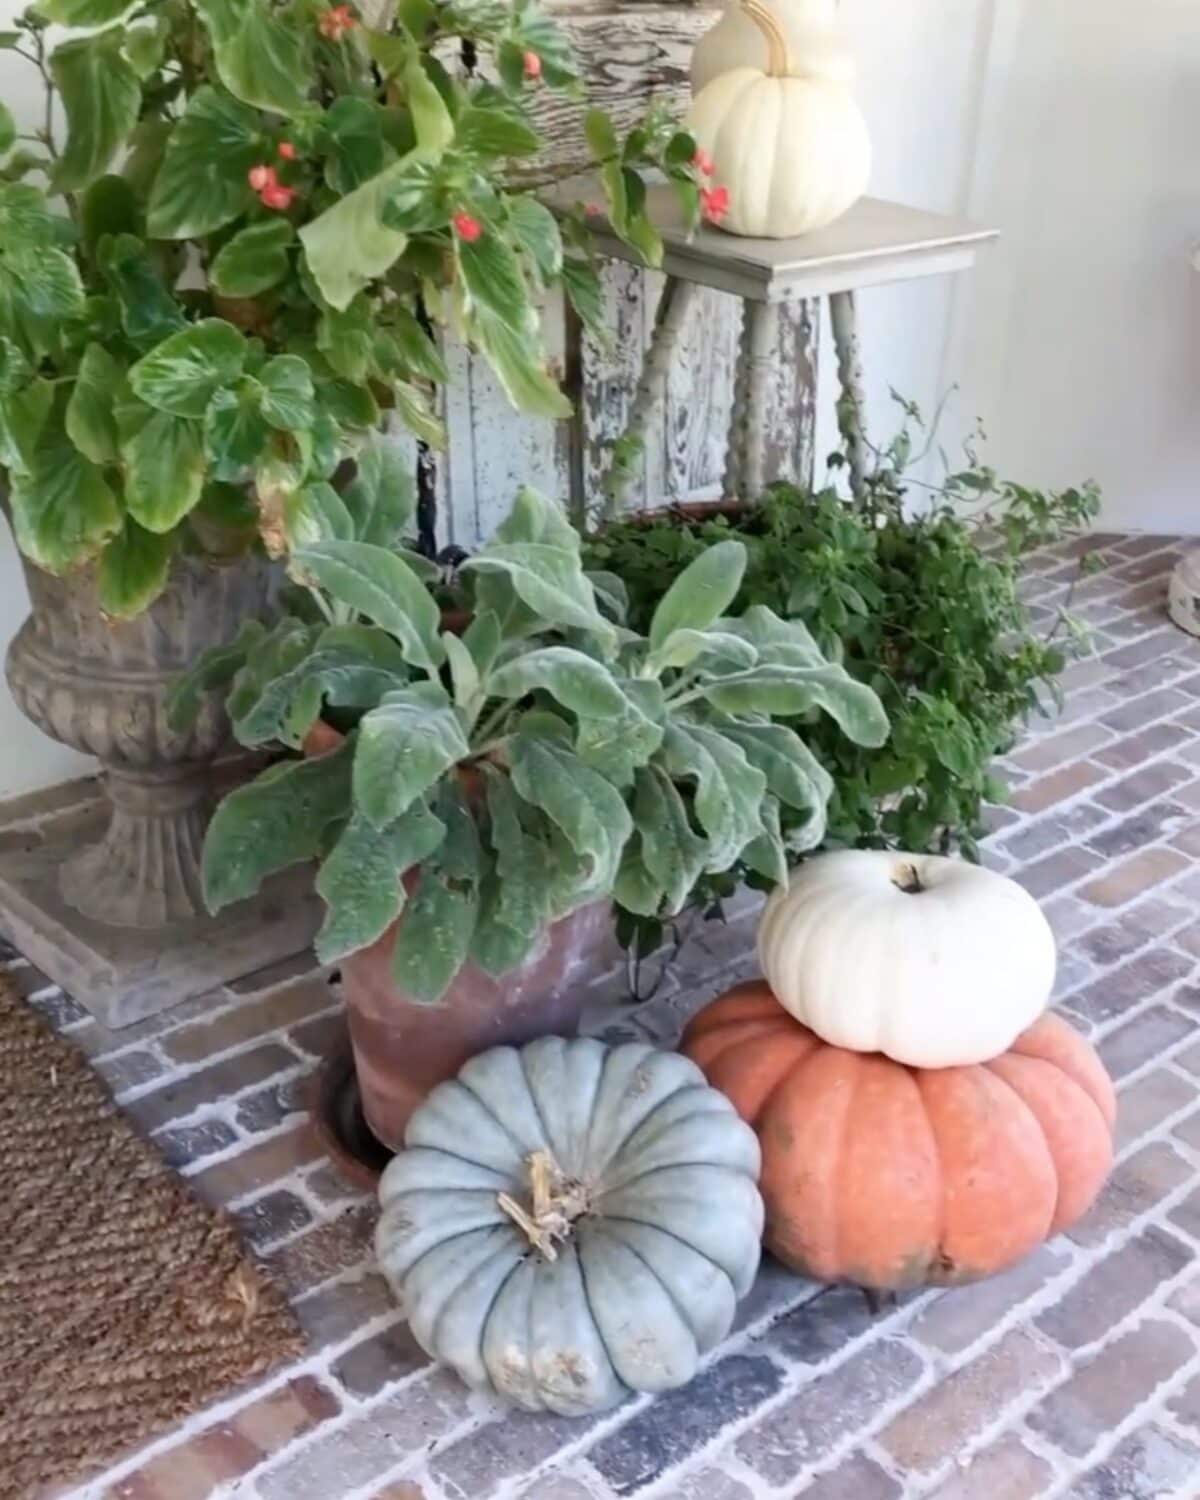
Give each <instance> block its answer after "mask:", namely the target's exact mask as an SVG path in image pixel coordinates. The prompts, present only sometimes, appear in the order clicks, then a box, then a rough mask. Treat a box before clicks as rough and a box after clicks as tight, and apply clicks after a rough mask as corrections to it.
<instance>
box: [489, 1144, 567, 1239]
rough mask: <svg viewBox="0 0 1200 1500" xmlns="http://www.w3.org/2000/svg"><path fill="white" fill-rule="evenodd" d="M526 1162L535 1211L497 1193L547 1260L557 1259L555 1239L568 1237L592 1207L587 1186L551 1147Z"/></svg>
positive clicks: (506, 1210)
mask: <svg viewBox="0 0 1200 1500" xmlns="http://www.w3.org/2000/svg"><path fill="white" fill-rule="evenodd" d="M525 1166H526V1169H527V1170H528V1172H529V1187H530V1196H531V1198H532V1200H533V1201H532V1205H531V1206H532V1209H533V1212H532V1213H530V1212H529V1211H528V1210H527V1209H525V1208H524V1207H522V1205H521V1204H520V1203H518V1202H517V1200H516V1199H515V1198H513V1197H511V1196H510V1195H509V1194H508V1193H498V1194H497V1195H496V1202H497V1203H498V1204H499V1206H500V1209H501V1211H502V1212H503V1213H506V1214H507V1215H508V1217H509V1218H510V1219H511V1220H512V1221H513V1223H514V1224H516V1225H517V1227H518V1228H519V1229H520V1230H521V1232H522V1233H523V1234H524V1235H525V1238H526V1239H527V1240H528V1241H529V1243H530V1244H531V1245H532V1246H533V1248H534V1249H535V1250H537V1251H539V1252H540V1253H541V1254H542V1255H544V1256H545V1257H546V1259H547V1260H557V1259H558V1247H557V1245H556V1244H555V1241H556V1240H565V1239H569V1238H570V1235H571V1225H572V1224H573V1223H574V1222H575V1220H576V1219H578V1218H579V1216H580V1215H581V1214H585V1213H587V1211H588V1208H589V1207H590V1204H589V1202H588V1192H587V1189H586V1188H585V1187H584V1185H583V1183H582V1182H577V1181H576V1180H575V1179H574V1178H573V1177H568V1176H567V1175H566V1174H565V1173H564V1172H563V1170H562V1168H561V1167H560V1166H559V1164H558V1163H557V1162H556V1161H555V1160H554V1158H553V1156H551V1155H550V1153H549V1151H534V1152H532V1153H531V1154H530V1155H529V1156H527V1157H526V1158H525Z"/></svg>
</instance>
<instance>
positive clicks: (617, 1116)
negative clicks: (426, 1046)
mask: <svg viewBox="0 0 1200 1500" xmlns="http://www.w3.org/2000/svg"><path fill="white" fill-rule="evenodd" d="M759 1166H760V1157H759V1148H758V1142H757V1140H756V1138H755V1136H754V1133H753V1132H752V1131H751V1130H750V1129H749V1128H748V1127H747V1126H746V1125H745V1124H743V1123H742V1121H741V1120H740V1119H739V1118H738V1116H737V1115H736V1113H735V1112H734V1110H733V1108H732V1106H731V1105H730V1104H729V1101H728V1100H727V1099H726V1098H725V1097H724V1095H722V1094H719V1093H718V1092H717V1091H716V1090H715V1089H712V1088H709V1087H708V1085H707V1084H706V1083H705V1081H704V1076H703V1074H702V1073H701V1072H700V1070H699V1069H698V1068H696V1067H695V1066H694V1065H693V1064H692V1063H690V1062H689V1061H688V1060H687V1059H686V1058H683V1057H680V1056H678V1055H677V1054H675V1053H665V1052H657V1051H655V1050H654V1049H653V1048H651V1047H646V1046H642V1045H640V1044H638V1043H628V1044H626V1045H624V1046H620V1047H606V1046H604V1045H603V1044H601V1043H600V1042H596V1041H592V1040H589V1039H580V1040H575V1041H564V1040H563V1039H562V1038H560V1037H543V1038H541V1039H540V1040H538V1041H536V1042H532V1043H530V1044H529V1045H528V1046H526V1047H523V1048H521V1049H519V1050H518V1049H516V1048H513V1047H497V1048H494V1049H493V1050H492V1051H490V1052H485V1053H483V1054H481V1055H480V1056H479V1057H476V1058H473V1059H472V1060H471V1061H470V1062H469V1063H467V1065H466V1066H465V1067H464V1068H463V1070H462V1072H461V1073H460V1074H459V1075H458V1078H457V1079H454V1080H452V1081H450V1082H449V1083H444V1084H442V1085H440V1086H439V1087H438V1088H436V1089H435V1090H434V1091H433V1093H432V1094H430V1096H429V1098H428V1099H427V1100H426V1101H425V1103H424V1104H423V1105H421V1107H420V1108H419V1109H418V1110H417V1111H416V1112H415V1113H414V1115H413V1116H412V1118H411V1120H410V1121H409V1124H408V1129H407V1130H406V1132H405V1149H404V1150H403V1151H402V1152H400V1154H399V1155H398V1156H397V1157H396V1158H395V1159H394V1161H392V1163H391V1164H390V1166H389V1167H388V1168H387V1171H386V1172H385V1173H384V1175H383V1180H382V1182H381V1183H380V1189H379V1192H380V1200H381V1203H382V1209H383V1212H382V1217H381V1219H380V1222H379V1228H378V1231H377V1234H376V1241H375V1244H376V1251H377V1253H378V1257H379V1261H380V1264H381V1266H382V1268H383V1271H384V1274H385V1275H386V1276H387V1278H388V1281H389V1282H390V1283H391V1286H392V1289H393V1291H394V1292H395V1293H396V1295H397V1297H398V1298H399V1300H400V1302H401V1303H402V1305H403V1307H404V1309H405V1312H406V1313H407V1315H408V1318H409V1323H410V1325H411V1328H412V1332H413V1334H414V1336H415V1337H416V1339H417V1340H418V1342H419V1343H420V1344H421V1346H422V1347H423V1348H424V1349H425V1350H427V1351H428V1353H429V1354H431V1355H432V1356H433V1357H434V1358H435V1359H438V1360H440V1361H441V1362H442V1363H443V1364H446V1365H448V1366H450V1367H451V1368H452V1369H453V1370H455V1371H456V1372H457V1373H458V1375H459V1376H461V1378H462V1379H463V1380H464V1381H465V1382H466V1383H467V1385H469V1386H471V1387H472V1388H474V1389H476V1390H484V1391H488V1392H490V1393H492V1394H495V1395H497V1396H500V1397H503V1398H504V1399H506V1400H509V1401H512V1402H513V1403H515V1404H516V1405H517V1406H521V1407H524V1408H525V1409H526V1410H528V1411H552V1412H557V1413H560V1414H562V1415H565V1416H581V1415H583V1414H584V1413H587V1412H595V1411H604V1410H607V1409H608V1408H609V1407H612V1406H615V1405H616V1404H617V1403H618V1402H619V1401H621V1400H623V1399H624V1397H625V1396H627V1395H628V1394H629V1393H630V1392H631V1391H666V1390H671V1389H673V1388H674V1387H676V1386H680V1385H683V1384H685V1383H686V1382H687V1381H689V1380H690V1379H691V1378H692V1376H693V1375H694V1374H695V1373H696V1368H697V1365H698V1364H699V1361H700V1360H701V1358H702V1357H703V1355H704V1354H705V1353H706V1352H707V1351H708V1350H710V1349H712V1348H713V1347H714V1345H716V1344H717V1343H719V1342H720V1340H721V1339H722V1338H724V1337H725V1335H726V1334H727V1333H728V1332H729V1329H730V1327H731V1325H732V1323H733V1317H734V1310H735V1308H736V1305H737V1301H738V1299H739V1298H740V1297H742V1296H744V1295H745V1293H746V1292H747V1291H749V1289H750V1286H751V1284H752V1283H753V1281H754V1277H755V1273H756V1271H757V1269H758V1261H759V1249H760V1240H761V1235H762V1225H763V1206H762V1199H761V1198H760V1197H759V1193H758V1187H757V1181H758V1173H759Z"/></svg>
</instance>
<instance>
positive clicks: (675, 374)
mask: <svg viewBox="0 0 1200 1500" xmlns="http://www.w3.org/2000/svg"><path fill="white" fill-rule="evenodd" d="M741 322H742V309H741V304H740V302H739V301H738V299H737V298H736V297H729V296H726V295H725V294H724V293H722V292H710V291H707V290H702V291H701V292H700V293H699V295H698V296H697V298H696V305H695V306H694V308H693V310H692V316H691V318H690V320H689V323H688V327H687V329H686V331H685V334H684V337H683V340H682V342H681V347H680V351H679V358H678V360H677V362H676V364H675V367H674V368H673V370H672V371H671V379H670V381H669V383H668V386H667V403H666V412H665V418H664V423H663V448H664V455H663V456H664V464H663V489H662V497H663V499H665V500H669V501H672V502H675V501H685V500H696V499H708V498H710V497H714V498H715V497H716V496H718V495H719V494H720V491H721V473H722V466H723V464H724V460H725V449H726V442H727V434H728V432H729V419H730V413H731V410H732V406H733V374H734V364H735V358H736V354H737V343H738V335H739V332H740V329H741Z"/></svg>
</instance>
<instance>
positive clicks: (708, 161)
mask: <svg viewBox="0 0 1200 1500" xmlns="http://www.w3.org/2000/svg"><path fill="white" fill-rule="evenodd" d="M692 166H694V167H695V169H696V171H697V172H699V173H700V175H701V177H711V176H712V174H713V172H714V171H716V168H715V167H714V166H713V159H712V157H711V156H709V154H708V152H707V151H705V150H704V149H703V147H701V146H697V147H696V154H695V156H693V157H692Z"/></svg>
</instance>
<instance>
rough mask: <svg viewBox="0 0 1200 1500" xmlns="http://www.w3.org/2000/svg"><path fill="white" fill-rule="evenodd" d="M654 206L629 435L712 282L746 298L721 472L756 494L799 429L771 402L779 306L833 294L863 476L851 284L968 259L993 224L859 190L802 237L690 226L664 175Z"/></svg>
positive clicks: (773, 475)
mask: <svg viewBox="0 0 1200 1500" xmlns="http://www.w3.org/2000/svg"><path fill="white" fill-rule="evenodd" d="M600 196H601V195H600V194H599V193H598V192H597V191H594V190H589V184H588V183H587V182H586V181H581V180H579V179H576V180H574V181H573V182H570V183H564V184H561V185H560V186H559V187H557V188H556V189H554V190H553V191H552V192H551V193H550V194H549V195H548V201H550V202H551V203H552V204H555V203H557V204H563V205H566V204H568V203H574V202H578V201H580V200H583V201H585V202H588V203H591V202H592V201H593V200H596V199H598V198H599V197H600ZM647 210H648V213H649V216H650V218H651V220H652V222H653V223H654V224H655V226H656V227H657V228H658V229H659V230H660V232H661V234H662V237H663V263H662V270H663V272H664V273H665V276H666V283H665V285H664V287H663V293H662V300H661V301H660V303H659V308H658V315H657V318H656V321H655V327H654V332H653V335H652V337H651V340H650V346H649V348H648V349H647V351H646V354H645V357H644V361H643V365H642V373H641V378H640V381H639V383H638V388H637V393H636V395H635V397H634V402H633V407H632V410H631V414H630V420H629V426H628V429H627V432H628V434H629V435H630V436H632V437H634V438H636V437H639V436H644V434H645V433H646V431H647V430H648V429H649V427H650V425H651V423H652V422H653V421H654V420H655V418H656V417H657V414H658V412H659V410H660V408H661V406H662V403H663V400H664V398H665V395H666V388H667V380H668V376H669V374H670V369H671V364H672V360H673V358H674V354H675V350H676V346H677V345H678V343H679V339H680V335H681V333H682V331H683V328H684V325H685V322H686V320H687V317H688V314H689V311H690V309H691V308H692V307H693V306H694V305H695V303H696V302H697V300H698V299H699V296H700V292H701V291H702V290H703V289H706V288H707V289H711V290H715V291H720V292H727V293H730V294H731V295H733V296H735V297H738V298H740V299H741V300H742V303H743V322H742V335H741V343H740V347H739V350H738V357H737V368H736V375H735V381H736V388H735V397H734V405H733V413H732V417H731V421H730V432H729V449H728V458H727V460H726V466H725V475H724V491H725V495H726V496H727V497H729V498H752V497H754V496H756V495H758V494H760V493H761V492H762V490H763V488H764V486H765V485H767V484H770V483H771V482H772V480H774V479H778V478H781V477H784V476H783V475H782V474H781V473H780V472H779V466H778V462H777V460H780V459H782V457H783V455H785V454H787V453H788V452H789V450H790V448H791V446H792V435H791V434H790V433H787V432H780V431H775V430H773V429H774V427H775V426H777V425H778V424H779V423H780V422H781V421H783V422H785V423H790V412H788V411H786V410H785V411H784V412H782V413H780V412H777V411H776V408H777V407H778V405H779V403H777V402H775V401H774V400H773V398H772V385H773V382H774V377H775V373H776V372H775V351H776V349H777V348H778V347H779V344H780V323H781V318H782V317H783V316H784V315H785V313H786V311H787V309H788V308H789V307H791V306H793V305H794V304H796V303H798V302H806V301H807V302H813V301H815V300H816V299H819V298H821V297H828V299H829V306H830V320H831V324H832V328H833V334H834V341H835V344H836V347H837V352H838V382H839V386H840V390H841V395H840V398H839V401H838V420H839V425H840V427H841V429H842V435H843V437H844V438H845V440H846V444H847V451H848V454H849V457H850V469H851V482H852V484H854V485H855V486H857V485H858V484H860V483H861V480H862V476H863V473H864V469H865V442H864V434H863V426H862V409H863V376H862V367H861V360H860V358H859V351H858V337H857V328H856V321H855V308H854V293H855V292H856V291H857V290H858V289H860V288H862V287H872V286H883V285H886V284H888V283H890V282H897V281H912V280H916V279H919V278H923V277H928V276H945V275H949V274H951V273H953V272H958V271H965V270H969V269H970V268H971V267H972V266H973V265H974V264H975V260H976V258H977V256H978V253H979V250H980V249H981V248H982V247H983V246H984V245H986V244H988V243H989V242H991V241H992V240H994V239H995V238H996V233H997V232H996V231H995V230H993V229H987V228H983V227H981V226H979V225H977V224H973V223H971V222H970V221H969V220H966V219H961V218H956V217H953V216H950V215H946V214H936V213H929V212H927V211H926V210H924V209H919V208H910V207H908V206H907V205H905V204H900V203H889V202H886V201H884V200H883V199H880V198H863V199H861V200H860V201H859V202H858V203H857V204H855V206H854V207H853V208H852V209H851V210H850V212H849V213H847V214H846V215H845V216H844V217H843V218H841V219H839V220H838V221H837V222H836V223H834V224H831V225H829V226H828V228H826V229H821V230H818V231H816V232H815V233H813V234H807V235H803V236H801V237H799V238H797V239H790V240H756V239H745V238H742V237H740V236H737V235H732V234H727V233H725V232H724V231H723V230H721V229H717V228H714V227H712V226H710V225H707V224H706V225H703V226H701V228H700V229H699V230H697V231H696V232H695V233H694V234H692V235H690V236H689V235H688V233H687V231H686V228H685V227H684V222H683V215H682V212H681V210H680V207H679V205H678V203H677V201H676V199H675V195H674V192H673V189H672V188H671V186H670V185H669V184H666V183H663V184H659V185H656V186H652V187H651V188H650V189H649V190H648V193H647ZM588 222H589V225H590V227H591V229H592V232H593V233H594V235H595V236H596V241H597V247H598V249H599V251H600V253H601V254H602V255H604V256H607V257H610V258H612V259H616V260H625V261H630V262H632V263H634V264H637V263H638V260H639V258H638V253H637V251H635V250H633V249H631V248H630V247H629V246H628V245H626V244H625V243H624V242H623V241H622V240H620V239H619V238H618V237H617V236H616V235H615V234H614V233H613V231H612V230H611V229H610V228H609V226H608V224H607V221H606V220H605V217H604V215H603V213H602V212H601V211H599V210H597V211H596V212H595V213H590V212H589V215H588ZM814 323H815V320H814ZM572 364H574V366H575V368H578V367H579V361H578V360H575V361H571V360H570V359H568V368H570V367H571V365H572ZM809 378H810V379H811V378H812V376H811V372H810V376H809ZM572 394H575V393H572ZM803 467H804V469H805V471H806V472H805V473H803V474H801V475H799V476H797V477H799V478H801V479H804V478H806V477H808V475H807V470H809V469H810V468H811V454H810V455H808V458H807V461H806V463H805V464H804V466H803Z"/></svg>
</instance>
